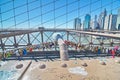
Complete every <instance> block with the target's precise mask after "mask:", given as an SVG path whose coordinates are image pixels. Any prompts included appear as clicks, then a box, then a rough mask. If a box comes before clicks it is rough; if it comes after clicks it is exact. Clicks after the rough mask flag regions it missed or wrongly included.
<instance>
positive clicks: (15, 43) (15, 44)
mask: <svg viewBox="0 0 120 80" xmlns="http://www.w3.org/2000/svg"><path fill="white" fill-rule="evenodd" d="M13 37H14V47H15V48H17V47H18V44H17V41H16V37H15V36H13Z"/></svg>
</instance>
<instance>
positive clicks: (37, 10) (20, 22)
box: [0, 0, 120, 29]
mask: <svg viewBox="0 0 120 80" xmlns="http://www.w3.org/2000/svg"><path fill="white" fill-rule="evenodd" d="M111 2H113V3H111ZM27 3H28V5H27ZM90 3H92V4H91V5H90ZM13 4H14V9H13ZM66 4H67V6H66ZM119 4H120V0H102V7H101V0H14V2H13V0H0V9H1V10H0V13H1V14H0V23H1V24H0V28H10V29H11V28H37V27H41V26H43V27H45V28H54V27H55V28H72V27H73V22H74V18H76V17H79V18H81V19H82V21H83V20H84V16H85V14H87V13H89V14H91V17H92V19H93V18H94V15H99V14H100V12H101V11H103V10H104V8H106V9H107V11H108V14H110V12H111V11H112V13H113V14H117V9H118V8H120V5H119ZM41 5H42V7H41Z"/></svg>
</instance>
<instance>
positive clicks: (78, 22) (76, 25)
mask: <svg viewBox="0 0 120 80" xmlns="http://www.w3.org/2000/svg"><path fill="white" fill-rule="evenodd" d="M74 29H75V30H80V29H81V19H79V18H75V20H74Z"/></svg>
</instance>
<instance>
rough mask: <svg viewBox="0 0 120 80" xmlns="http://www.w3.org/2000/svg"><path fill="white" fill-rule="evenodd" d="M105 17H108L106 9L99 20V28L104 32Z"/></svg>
mask: <svg viewBox="0 0 120 80" xmlns="http://www.w3.org/2000/svg"><path fill="white" fill-rule="evenodd" d="M105 16H107V11H106V9H104V12H101V14H100V16H99V19H98V23H99V27H100V29H102V30H103V29H104V22H105Z"/></svg>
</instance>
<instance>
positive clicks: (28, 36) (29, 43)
mask: <svg viewBox="0 0 120 80" xmlns="http://www.w3.org/2000/svg"><path fill="white" fill-rule="evenodd" d="M27 38H28V44H27V45H28V46H29V45H32V44H31V42H30V35H29V34H27Z"/></svg>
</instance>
